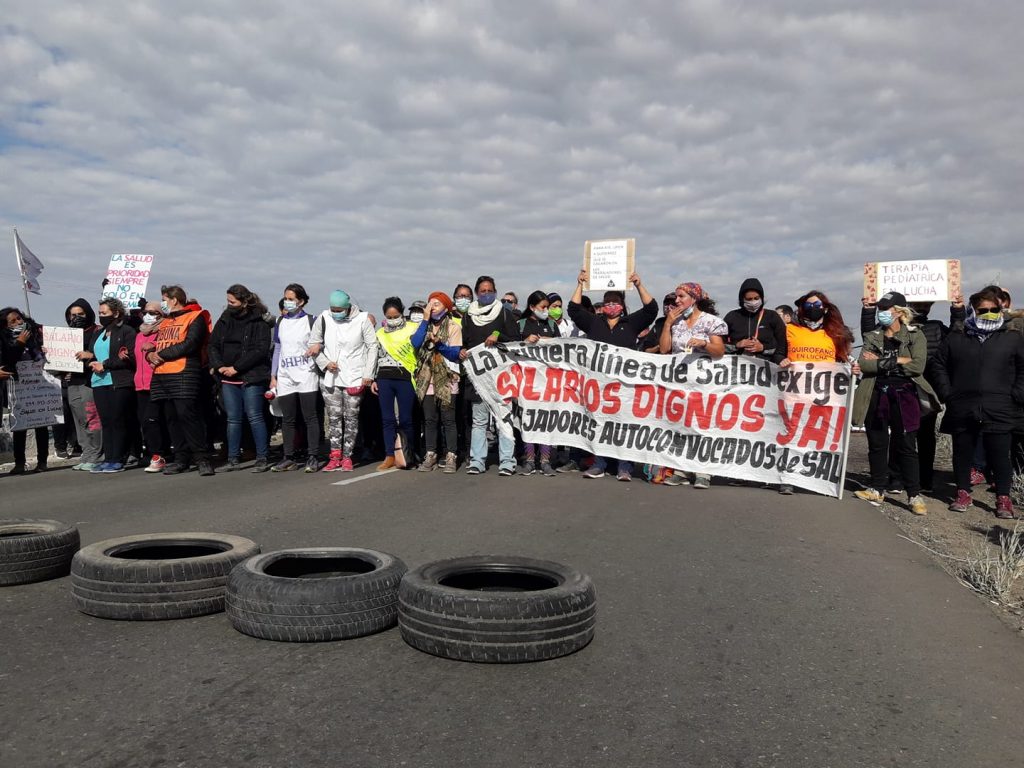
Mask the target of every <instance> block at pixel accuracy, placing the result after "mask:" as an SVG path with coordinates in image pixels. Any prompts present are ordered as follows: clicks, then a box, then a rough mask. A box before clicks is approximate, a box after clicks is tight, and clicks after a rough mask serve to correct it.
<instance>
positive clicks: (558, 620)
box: [398, 555, 597, 664]
mask: <svg viewBox="0 0 1024 768" xmlns="http://www.w3.org/2000/svg"><path fill="white" fill-rule="evenodd" d="M596 621H597V595H596V593H595V591H594V585H593V583H592V582H591V580H590V577H589V576H586V575H584V574H582V573H580V572H579V571H577V570H574V569H572V568H569V567H568V566H565V565H560V564H558V563H552V562H547V561H545V560H533V559H530V558H526V557H498V556H490V555H483V556H475V557H460V558H455V559H452V560H440V561H437V562H434V563H427V564H426V565H423V566H420V567H419V568H416V569H414V570H411V571H409V572H408V573H407V574H406V575H405V578H404V579H402V584H401V586H400V587H399V588H398V626H399V628H400V629H401V632H402V638H403V639H404V640H405V641H406V642H407V643H408V644H409V645H411V646H412V647H414V648H417V649H419V650H421V651H425V652H426V653H431V654H434V655H435V656H443V657H444V658H447V659H457V660H459V661H480V662H488V663H497V664H509V663H517V662H527V661H543V660H545V659H553V658H556V657H558V656H565V655H567V654H570V653H574V652H575V651H578V650H579V649H580V648H583V647H584V646H585V645H587V643H589V642H590V641H591V640H592V639H593V638H594V626H595V623H596Z"/></svg>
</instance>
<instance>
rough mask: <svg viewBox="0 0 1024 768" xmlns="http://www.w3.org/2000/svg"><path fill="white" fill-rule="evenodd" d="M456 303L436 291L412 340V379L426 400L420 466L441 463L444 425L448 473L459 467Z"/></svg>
mask: <svg viewBox="0 0 1024 768" xmlns="http://www.w3.org/2000/svg"><path fill="white" fill-rule="evenodd" d="M454 306H455V304H454V302H453V301H452V300H451V299H450V298H449V297H448V295H447V294H445V293H443V292H441V291H435V292H434V293H432V294H430V299H429V300H428V301H427V313H428V314H429V315H430V320H429V321H428V322H425V323H421V324H420V326H419V327H418V328H417V329H416V331H415V332H414V333H413V335H412V338H411V342H412V346H413V348H414V349H415V350H416V370H415V373H414V374H413V380H414V382H415V387H416V395H417V397H419V399H420V401H421V402H422V403H423V419H424V432H425V435H426V446H427V453H426V455H425V456H424V457H423V462H422V463H421V464H420V466H419V469H420V471H421V472H430V471H432V470H433V469H435V468H436V467H437V466H438V464H439V462H438V455H439V451H438V448H439V446H438V437H439V435H438V424H439V423H440V424H441V425H442V426H443V427H444V445H445V448H446V451H445V460H444V463H443V464H441V465H440V466H441V468H442V471H443V472H444V473H445V474H449V475H450V474H453V473H454V472H455V471H456V470H457V469H458V457H457V456H456V453H455V447H456V444H457V443H456V441H457V439H458V438H457V436H456V430H455V396H456V395H457V394H458V391H459V378H460V376H459V370H460V369H459V352H460V351H461V350H462V326H461V325H459V323H457V322H455V319H454V318H453V317H452V316H451V310H452V308H453V307H454Z"/></svg>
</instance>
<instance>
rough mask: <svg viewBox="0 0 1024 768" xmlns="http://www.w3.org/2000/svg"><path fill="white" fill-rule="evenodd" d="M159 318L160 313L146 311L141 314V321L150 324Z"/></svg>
mask: <svg viewBox="0 0 1024 768" xmlns="http://www.w3.org/2000/svg"><path fill="white" fill-rule="evenodd" d="M159 319H160V315H154V314H153V313H152V312H147V313H146V314H144V315H143V316H142V322H144V323H145V324H146V325H152V324H153V323H155V322H156V321H157V320H159Z"/></svg>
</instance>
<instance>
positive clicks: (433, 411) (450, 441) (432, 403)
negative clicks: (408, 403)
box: [423, 395, 458, 453]
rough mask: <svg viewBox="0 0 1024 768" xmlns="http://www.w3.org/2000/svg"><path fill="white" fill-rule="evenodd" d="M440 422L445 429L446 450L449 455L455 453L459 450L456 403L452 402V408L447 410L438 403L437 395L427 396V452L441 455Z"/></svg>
mask: <svg viewBox="0 0 1024 768" xmlns="http://www.w3.org/2000/svg"><path fill="white" fill-rule="evenodd" d="M452 397H454V395H453V396H452ZM439 421H440V423H441V424H442V426H443V427H444V444H445V449H446V450H447V451H448V452H449V453H455V452H456V451H457V450H458V437H457V430H456V428H455V403H454V402H452V404H451V405H450V406H448V407H447V408H445V407H443V406H442V405H441V404H440V403H439V402H437V396H436V395H427V396H426V397H424V398H423V430H424V432H425V437H426V442H427V450H428V451H437V452H438V453H441V451H440V450H439V448H438V445H437V425H438V422H439Z"/></svg>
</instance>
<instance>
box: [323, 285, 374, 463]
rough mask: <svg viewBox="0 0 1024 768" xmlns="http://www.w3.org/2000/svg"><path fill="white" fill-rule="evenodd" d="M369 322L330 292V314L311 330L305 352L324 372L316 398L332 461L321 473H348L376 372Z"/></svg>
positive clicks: (342, 295)
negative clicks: (323, 407) (322, 411)
mask: <svg viewBox="0 0 1024 768" xmlns="http://www.w3.org/2000/svg"><path fill="white" fill-rule="evenodd" d="M373 326H374V323H373V320H372V319H371V318H370V316H369V315H368V314H367V313H366V312H363V311H362V310H361V309H359V307H357V306H356V305H355V304H353V303H352V299H351V298H349V295H348V294H347V293H345V291H340V290H339V291H334V292H333V293H331V296H330V309H329V310H327V311H325V312H323V313H321V315H320V317H319V318H317V322H315V323H314V324H313V332H312V333H311V334H310V339H309V343H310V347H311V348H313V349H316V350H318V353H317V357H316V363H317V365H318V366H319V367H320V370H321V371H323V378H322V379H321V380H320V392H321V393H322V394H323V397H324V403H325V404H326V406H327V419H328V427H327V429H328V434H329V435H330V440H331V456H330V460H329V461H328V462H327V466H325V467H324V472H338V471H341V472H351V471H352V470H353V469H354V466H353V464H352V452H353V450H354V449H355V445H356V435H357V434H358V433H359V407H360V406H361V405H362V402H363V390H364V389H365V388H366V387H368V386H370V385H371V384H372V383H373V379H374V376H375V375H376V371H377V349H378V344H377V334H376V333H375V332H374V328H373Z"/></svg>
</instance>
